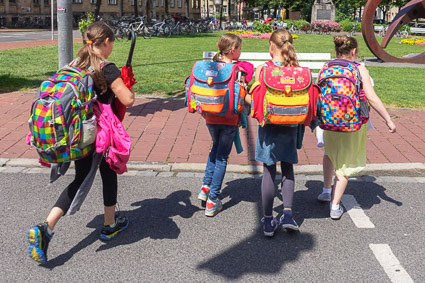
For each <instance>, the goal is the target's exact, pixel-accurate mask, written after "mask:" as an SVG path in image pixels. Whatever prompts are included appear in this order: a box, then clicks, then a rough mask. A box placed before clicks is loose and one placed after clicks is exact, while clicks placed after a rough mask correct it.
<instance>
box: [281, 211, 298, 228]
mask: <svg viewBox="0 0 425 283" xmlns="http://www.w3.org/2000/svg"><path fill="white" fill-rule="evenodd" d="M280 225H282V228H283V229H291V230H295V231H298V230H300V227H299V226H298V224H297V222H295V220H294V218H292V212H291V213H285V212H284V213H283V215H282V217H281V218H280Z"/></svg>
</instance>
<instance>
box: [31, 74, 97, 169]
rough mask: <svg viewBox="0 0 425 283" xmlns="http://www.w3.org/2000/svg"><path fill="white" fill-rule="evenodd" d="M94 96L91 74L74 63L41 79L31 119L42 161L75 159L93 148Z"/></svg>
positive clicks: (33, 140)
mask: <svg viewBox="0 0 425 283" xmlns="http://www.w3.org/2000/svg"><path fill="white" fill-rule="evenodd" d="M95 100H96V94H95V92H94V90H93V79H92V77H91V76H89V75H88V72H86V71H84V70H81V69H78V68H75V67H70V66H66V67H64V68H62V69H61V70H59V71H58V72H57V73H56V74H54V75H53V76H52V77H50V78H48V79H46V80H44V81H43V82H42V83H41V86H40V88H39V89H38V91H37V95H36V99H35V100H34V102H33V103H32V106H31V112H30V118H29V120H28V123H29V127H30V131H31V145H32V146H34V147H35V148H36V149H37V153H38V155H39V156H40V159H41V160H42V161H45V162H48V163H60V162H67V161H71V160H76V159H80V158H83V157H85V156H87V155H88V154H89V153H90V152H91V151H92V149H94V147H95V144H94V142H95V140H96V133H97V127H96V117H95V116H94V113H93V102H94V101H95Z"/></svg>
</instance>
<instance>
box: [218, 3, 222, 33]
mask: <svg viewBox="0 0 425 283" xmlns="http://www.w3.org/2000/svg"><path fill="white" fill-rule="evenodd" d="M222 21H223V0H221V4H220V23H219V25H220V26H219V27H218V28H219V29H221V27H222V26H221V23H222Z"/></svg>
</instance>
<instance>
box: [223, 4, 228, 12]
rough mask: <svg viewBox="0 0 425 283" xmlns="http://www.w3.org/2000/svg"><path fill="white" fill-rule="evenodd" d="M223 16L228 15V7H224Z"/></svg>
mask: <svg viewBox="0 0 425 283" xmlns="http://www.w3.org/2000/svg"><path fill="white" fill-rule="evenodd" d="M223 14H227V6H224V5H223Z"/></svg>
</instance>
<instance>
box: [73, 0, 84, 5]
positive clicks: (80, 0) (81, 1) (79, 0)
mask: <svg viewBox="0 0 425 283" xmlns="http://www.w3.org/2000/svg"><path fill="white" fill-rule="evenodd" d="M72 3H73V4H82V3H83V0H72Z"/></svg>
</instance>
